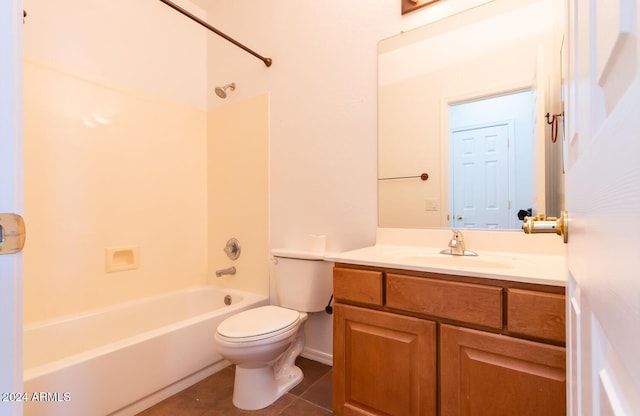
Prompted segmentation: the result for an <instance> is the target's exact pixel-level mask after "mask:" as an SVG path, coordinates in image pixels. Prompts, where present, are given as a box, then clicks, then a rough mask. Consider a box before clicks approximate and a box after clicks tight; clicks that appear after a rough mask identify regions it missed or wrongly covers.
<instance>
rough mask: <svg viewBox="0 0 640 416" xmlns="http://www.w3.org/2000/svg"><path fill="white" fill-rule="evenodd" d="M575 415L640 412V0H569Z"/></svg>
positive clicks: (571, 340)
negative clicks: (639, 33) (639, 35)
mask: <svg viewBox="0 0 640 416" xmlns="http://www.w3.org/2000/svg"><path fill="white" fill-rule="evenodd" d="M568 10H569V13H568V16H569V19H568V23H569V24H568V30H567V33H566V34H567V37H566V39H567V40H568V46H569V48H568V52H567V55H566V56H565V58H566V59H565V61H566V62H567V67H566V75H567V80H568V83H567V87H568V90H567V91H566V93H565V97H566V100H567V102H566V111H567V118H566V129H567V130H566V133H567V134H566V137H565V140H566V141H567V142H566V146H567V151H568V152H567V158H566V160H565V165H566V167H567V179H566V206H567V210H568V212H569V217H570V228H569V244H568V246H567V250H568V251H567V263H568V279H569V282H568V289H569V290H568V294H569V297H568V300H569V301H568V302H567V304H568V311H567V316H568V319H569V328H568V336H569V342H568V379H569V387H568V389H569V402H568V407H569V414H570V415H574V416H582V415H585V416H586V415H629V416H631V415H640V267H639V263H638V258H639V257H640V39H639V38H638V30H639V28H640V0H594V1H590V2H587V1H584V0H568Z"/></svg>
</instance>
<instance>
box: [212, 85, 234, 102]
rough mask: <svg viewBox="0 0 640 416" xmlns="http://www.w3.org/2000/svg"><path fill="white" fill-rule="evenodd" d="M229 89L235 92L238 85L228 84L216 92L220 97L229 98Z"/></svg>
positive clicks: (217, 88) (218, 88)
mask: <svg viewBox="0 0 640 416" xmlns="http://www.w3.org/2000/svg"><path fill="white" fill-rule="evenodd" d="M227 89H230V90H231V91H235V89H236V83H235V82H232V83H231V84H227V85H225V86H224V87H216V89H215V91H216V94H217V95H218V97H220V98H227Z"/></svg>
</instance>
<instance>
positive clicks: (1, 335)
mask: <svg viewBox="0 0 640 416" xmlns="http://www.w3.org/2000/svg"><path fill="white" fill-rule="evenodd" d="M0 51H6V53H3V55H2V56H0V79H2V82H3V84H4V85H6V86H7V87H8V88H2V89H0V135H1V136H0V178H2V187H1V188H0V189H1V190H2V192H1V193H0V212H9V213H17V214H22V0H11V1H10V2H2V3H1V4H0ZM22 326H23V325H22V254H21V253H18V254H5V255H0V340H1V341H0V368H1V369H2V371H0V392H2V393H3V394H4V393H6V394H11V393H14V394H15V393H21V392H22ZM7 370H8V371H7ZM0 399H5V397H2V398H0ZM0 413H2V414H3V415H4V414H6V415H16V416H17V415H21V414H22V403H21V401H20V400H18V399H17V397H16V396H13V397H10V396H8V397H6V400H0Z"/></svg>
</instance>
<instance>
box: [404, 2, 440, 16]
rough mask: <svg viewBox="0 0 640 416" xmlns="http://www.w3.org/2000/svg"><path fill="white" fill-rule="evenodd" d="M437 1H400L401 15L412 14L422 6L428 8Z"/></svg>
mask: <svg viewBox="0 0 640 416" xmlns="http://www.w3.org/2000/svg"><path fill="white" fill-rule="evenodd" d="M437 1H439V0H400V5H401V8H402V14H405V13H409V12H412V11H414V10H416V9H419V8H421V7H424V6H428V5H430V4H432V3H435V2H437Z"/></svg>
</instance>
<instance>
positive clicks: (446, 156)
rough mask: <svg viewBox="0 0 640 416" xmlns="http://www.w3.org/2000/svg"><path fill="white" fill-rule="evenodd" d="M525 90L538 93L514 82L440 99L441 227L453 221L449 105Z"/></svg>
mask: <svg viewBox="0 0 640 416" xmlns="http://www.w3.org/2000/svg"><path fill="white" fill-rule="evenodd" d="M525 90H531V91H532V92H533V94H534V95H535V94H538V92H537V90H536V85H534V83H532V82H516V83H510V84H504V85H498V86H496V87H494V88H488V89H485V90H482V91H473V92H468V93H464V94H458V95H452V96H449V97H445V98H444V99H443V100H441V101H440V137H446V138H447V140H441V141H440V142H441V145H440V161H441V163H440V177H441V178H442V181H441V183H446V184H447V185H446V186H440V201H442V206H441V209H440V224H443V227H450V226H451V224H452V223H453V222H452V220H451V219H450V218H449V214H450V212H451V195H450V192H449V187H450V182H451V181H450V172H451V156H450V155H451V153H450V150H451V145H450V140H449V138H450V134H451V125H450V120H449V106H451V105H456V104H461V103H464V102H466V101H477V100H482V99H486V98H491V97H497V96H500V95H508V94H514V93H517V92H521V91H525ZM543 157H544V155H543ZM533 168H534V170H537V166H536V165H535V164H534V166H533ZM533 175H534V177H536V176H537V175H538V173H537V172H533ZM534 200H535V197H534Z"/></svg>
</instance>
